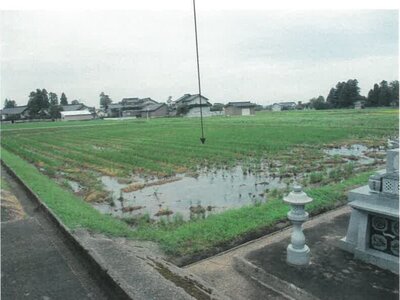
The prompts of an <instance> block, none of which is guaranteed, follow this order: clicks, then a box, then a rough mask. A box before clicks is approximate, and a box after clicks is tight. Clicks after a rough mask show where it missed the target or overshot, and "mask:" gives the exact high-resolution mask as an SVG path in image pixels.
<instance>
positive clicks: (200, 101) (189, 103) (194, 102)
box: [174, 94, 213, 117]
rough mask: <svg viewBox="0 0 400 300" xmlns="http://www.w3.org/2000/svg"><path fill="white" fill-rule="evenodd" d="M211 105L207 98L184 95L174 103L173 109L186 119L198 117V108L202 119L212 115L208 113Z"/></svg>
mask: <svg viewBox="0 0 400 300" xmlns="http://www.w3.org/2000/svg"><path fill="white" fill-rule="evenodd" d="M211 106H212V105H211V103H210V102H209V100H208V98H206V97H204V96H203V95H201V96H200V95H199V94H195V95H191V94H185V95H183V96H182V97H180V98H179V99H177V100H176V101H175V102H174V109H176V111H177V112H178V114H179V112H180V111H181V112H182V113H181V114H183V115H184V116H186V117H200V108H201V113H202V114H203V117H208V116H211V115H213V114H212V113H211V111H210V107H211Z"/></svg>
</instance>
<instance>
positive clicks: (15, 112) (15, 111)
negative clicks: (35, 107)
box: [2, 105, 28, 115]
mask: <svg viewBox="0 0 400 300" xmlns="http://www.w3.org/2000/svg"><path fill="white" fill-rule="evenodd" d="M27 109H28V106H26V105H25V106H17V107H12V108H4V109H3V111H2V114H3V115H18V114H22V113H23V112H24V111H25V110H27Z"/></svg>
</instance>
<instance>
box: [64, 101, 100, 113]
mask: <svg viewBox="0 0 400 300" xmlns="http://www.w3.org/2000/svg"><path fill="white" fill-rule="evenodd" d="M61 107H62V111H77V110H89V111H91V112H94V111H95V109H94V107H88V106H86V105H85V104H83V103H79V104H68V105H61Z"/></svg>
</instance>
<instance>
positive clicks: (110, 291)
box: [1, 160, 133, 299]
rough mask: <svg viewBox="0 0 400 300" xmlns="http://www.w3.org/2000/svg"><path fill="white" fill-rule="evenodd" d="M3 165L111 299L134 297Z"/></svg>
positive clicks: (6, 166)
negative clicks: (79, 256) (84, 263)
mask: <svg viewBox="0 0 400 300" xmlns="http://www.w3.org/2000/svg"><path fill="white" fill-rule="evenodd" d="M1 165H2V166H3V167H4V168H5V169H6V170H7V172H8V173H9V174H10V175H11V176H12V177H13V178H14V179H15V180H16V181H17V182H18V183H19V184H21V186H22V187H23V188H24V190H25V192H26V193H27V194H28V195H29V196H30V197H31V198H32V199H33V200H34V201H35V202H36V204H37V205H38V209H40V210H41V211H42V212H43V213H44V214H45V215H46V216H47V217H48V218H49V220H51V222H52V223H53V224H54V225H55V226H56V227H57V229H58V230H60V232H61V233H62V234H63V236H64V237H65V238H66V241H67V242H68V243H69V244H70V245H71V246H72V247H73V248H74V250H76V251H77V253H78V254H79V255H81V257H83V258H84V259H85V261H86V263H87V265H88V267H89V268H90V270H91V274H92V275H93V276H94V278H95V279H96V280H97V281H98V282H99V283H100V284H101V286H102V287H103V288H105V290H106V292H107V295H108V296H110V297H111V299H133V298H132V297H131V296H130V295H129V294H128V293H127V292H126V290H125V289H124V287H122V286H121V284H120V283H119V282H117V281H115V280H114V278H113V277H112V276H111V275H110V274H109V273H108V270H107V268H104V267H103V265H102V263H101V262H99V261H98V260H97V259H96V258H95V257H94V255H92V254H91V253H90V252H91V250H90V249H87V248H85V247H84V246H83V245H82V244H81V243H80V241H79V240H78V239H76V238H75V237H74V235H73V234H72V233H71V231H70V230H69V229H68V228H67V227H66V226H65V225H64V224H63V223H62V222H61V220H60V219H59V218H58V217H57V216H55V215H54V214H53V213H52V211H51V210H50V208H49V207H48V206H47V205H46V204H45V203H43V202H42V201H41V200H40V198H39V197H38V195H36V193H35V192H34V191H32V190H31V189H30V188H29V187H28V186H27V185H26V184H25V182H24V181H23V180H22V179H21V178H19V177H18V175H17V174H16V173H15V172H14V170H12V169H11V168H10V167H9V166H8V165H7V164H6V163H5V162H4V161H3V160H1Z"/></svg>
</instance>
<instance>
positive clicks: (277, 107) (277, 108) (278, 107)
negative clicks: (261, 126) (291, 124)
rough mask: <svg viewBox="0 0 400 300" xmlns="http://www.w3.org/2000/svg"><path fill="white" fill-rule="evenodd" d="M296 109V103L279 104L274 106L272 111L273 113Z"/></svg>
mask: <svg viewBox="0 0 400 300" xmlns="http://www.w3.org/2000/svg"><path fill="white" fill-rule="evenodd" d="M296 107H297V104H296V103H295V102H279V103H274V104H272V106H271V109H272V111H281V110H292V109H296Z"/></svg>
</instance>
